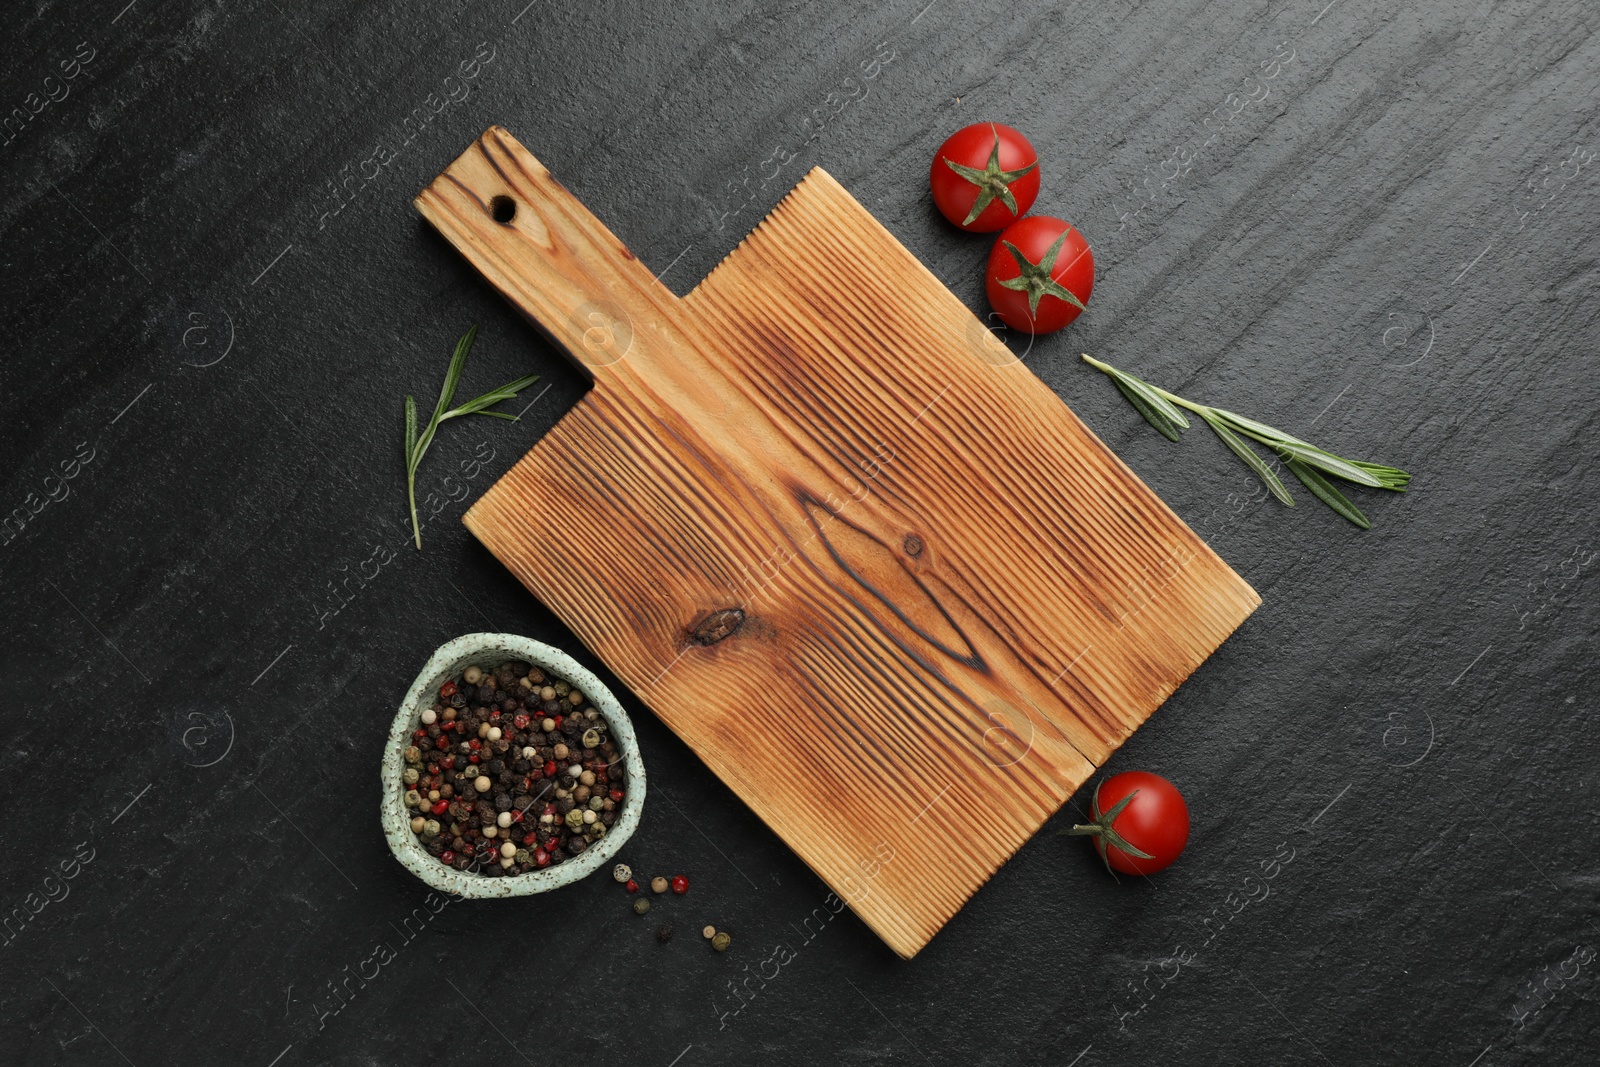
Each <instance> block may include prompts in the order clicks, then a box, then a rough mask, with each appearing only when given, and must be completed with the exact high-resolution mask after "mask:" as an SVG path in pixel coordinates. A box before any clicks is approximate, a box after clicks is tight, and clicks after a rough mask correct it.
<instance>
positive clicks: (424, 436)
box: [405, 325, 539, 551]
mask: <svg viewBox="0 0 1600 1067" xmlns="http://www.w3.org/2000/svg"><path fill="white" fill-rule="evenodd" d="M477 337H478V327H477V326H476V325H474V326H472V327H471V328H470V329H468V330H467V332H466V333H464V334H462V335H461V340H459V341H457V342H456V351H455V354H454V355H453V356H451V357H450V368H449V369H448V370H446V371H445V374H444V388H442V389H440V390H439V401H438V403H436V404H435V405H434V406H433V418H431V419H429V420H428V425H427V427H426V428H425V429H423V431H422V433H420V434H418V433H417V401H416V398H415V397H412V396H409V395H408V396H407V397H406V404H405V411H406V453H405V460H406V502H407V503H408V504H409V505H410V507H411V532H412V534H413V535H414V536H415V537H416V541H417V550H418V551H421V550H422V526H421V525H420V524H419V523H418V522H417V467H418V466H419V465H420V464H421V463H422V457H423V456H425V455H427V453H428V446H429V445H431V444H433V437H434V434H436V433H437V432H438V431H439V424H440V423H442V422H445V421H447V420H449V419H454V418H459V417H460V416H462V415H492V416H494V417H495V418H497V419H508V420H510V421H511V422H516V421H517V416H515V415H508V414H506V413H505V412H503V411H491V410H489V409H490V408H492V407H494V405H496V404H498V403H500V401H502V400H510V399H511V398H512V397H514V396H516V395H517V394H518V393H520V392H521V391H522V390H524V389H526V388H527V387H528V386H530V385H532V384H533V383H534V382H536V381H538V380H539V379H538V377H537V376H536V375H532V374H528V375H524V376H523V377H521V378H518V379H516V380H515V381H510V382H507V383H506V384H504V385H502V386H500V387H499V388H497V389H491V390H489V391H488V392H487V393H484V394H483V395H482V396H480V397H476V398H475V399H472V400H469V401H467V402H466V403H465V404H462V405H461V406H460V407H455V408H453V407H451V406H450V402H451V401H452V400H454V399H455V397H456V387H457V386H459V385H460V384H461V372H462V371H464V370H465V369H466V367H467V354H468V353H469V352H471V351H472V342H473V341H475V340H477Z"/></svg>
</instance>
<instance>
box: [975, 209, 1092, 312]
mask: <svg viewBox="0 0 1600 1067" xmlns="http://www.w3.org/2000/svg"><path fill="white" fill-rule="evenodd" d="M984 278H985V283H986V286H987V288H988V290H989V306H991V307H993V308H994V310H995V313H996V314H998V315H999V316H1000V319H1001V321H1003V322H1004V323H1005V324H1006V325H1007V326H1010V327H1011V328H1012V329H1014V330H1022V331H1023V332H1025V333H1054V332H1055V331H1056V330H1059V329H1061V327H1063V326H1065V325H1066V324H1067V323H1069V322H1071V321H1072V320H1073V319H1075V318H1077V317H1078V315H1079V314H1081V313H1082V312H1083V310H1084V305H1086V304H1087V303H1088V302H1089V294H1090V293H1092V292H1094V253H1093V252H1091V251H1089V242H1087V241H1085V240H1084V239H1083V234H1081V233H1079V232H1078V230H1077V227H1075V226H1073V225H1072V224H1071V223H1068V222H1063V221H1062V220H1061V219H1055V218H1051V217H1050V216H1049V215H1033V216H1030V217H1028V218H1025V219H1018V220H1017V221H1016V222H1013V223H1012V224H1011V225H1010V226H1007V227H1006V228H1005V231H1004V232H1003V233H1001V234H1000V239H999V240H997V241H995V243H994V250H993V251H991V252H990V253H989V269H988V272H987V273H986V274H985V276H984Z"/></svg>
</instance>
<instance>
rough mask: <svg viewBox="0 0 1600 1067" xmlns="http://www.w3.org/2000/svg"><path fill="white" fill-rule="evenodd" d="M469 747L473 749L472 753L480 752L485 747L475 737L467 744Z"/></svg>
mask: <svg viewBox="0 0 1600 1067" xmlns="http://www.w3.org/2000/svg"><path fill="white" fill-rule="evenodd" d="M467 747H468V748H470V749H472V751H474V752H476V751H478V749H480V748H482V747H483V742H482V741H479V740H478V739H477V738H476V737H474V738H473V739H472V740H471V741H468V742H467Z"/></svg>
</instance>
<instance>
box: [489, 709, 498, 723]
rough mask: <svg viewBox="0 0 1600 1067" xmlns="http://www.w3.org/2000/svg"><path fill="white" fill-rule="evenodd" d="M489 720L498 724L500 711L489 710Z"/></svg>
mask: <svg viewBox="0 0 1600 1067" xmlns="http://www.w3.org/2000/svg"><path fill="white" fill-rule="evenodd" d="M489 721H490V722H492V723H495V724H496V725H498V724H499V722H500V713H499V712H498V711H491V712H490V713H489Z"/></svg>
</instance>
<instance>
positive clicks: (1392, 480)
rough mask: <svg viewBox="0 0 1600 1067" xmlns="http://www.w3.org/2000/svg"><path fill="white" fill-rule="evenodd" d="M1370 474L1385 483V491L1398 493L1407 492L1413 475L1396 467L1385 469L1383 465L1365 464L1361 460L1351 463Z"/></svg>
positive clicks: (1354, 460)
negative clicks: (1389, 490)
mask: <svg viewBox="0 0 1600 1067" xmlns="http://www.w3.org/2000/svg"><path fill="white" fill-rule="evenodd" d="M1350 462H1351V463H1354V464H1355V465H1356V466H1358V467H1360V468H1361V469H1362V470H1364V471H1366V472H1367V473H1368V474H1370V475H1372V476H1373V477H1374V478H1377V479H1378V480H1379V481H1380V482H1382V483H1383V487H1384V488H1385V489H1392V490H1394V491H1395V492H1397V493H1403V492H1405V491H1406V486H1407V485H1409V484H1410V482H1411V475H1409V474H1407V473H1406V472H1405V471H1403V470H1398V469H1396V468H1394V467H1385V466H1384V465H1383V464H1381V463H1363V462H1362V461H1361V460H1359V459H1353V460H1351V461H1350Z"/></svg>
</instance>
